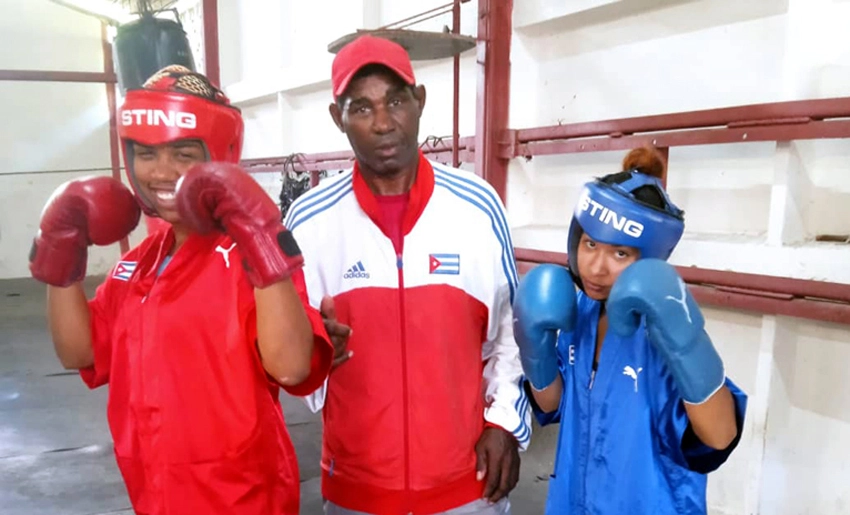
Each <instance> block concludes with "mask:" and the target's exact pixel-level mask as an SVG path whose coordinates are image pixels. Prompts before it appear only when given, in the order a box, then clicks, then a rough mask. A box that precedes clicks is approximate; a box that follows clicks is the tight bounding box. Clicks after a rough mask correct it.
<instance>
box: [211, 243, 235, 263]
mask: <svg viewBox="0 0 850 515" xmlns="http://www.w3.org/2000/svg"><path fill="white" fill-rule="evenodd" d="M235 246H236V244H235V243H234V244H233V245H231V246H230V248H229V249H226V248H224V247H222V246H221V245H219V246H218V247H216V248H215V251H216V252H220V253H221V257H223V258H224V266H226V267H227V268H230V251H231V250H233V247H235Z"/></svg>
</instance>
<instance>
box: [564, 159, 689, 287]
mask: <svg viewBox="0 0 850 515" xmlns="http://www.w3.org/2000/svg"><path fill="white" fill-rule="evenodd" d="M644 187H650V188H653V189H654V190H656V193H657V194H658V197H659V198H660V199H661V200H662V203H663V204H664V206H663V207H659V206H654V205H651V204H648V203H646V202H643V201H641V200H639V199H638V198H637V197H636V196H635V194H634V193H635V191H636V190H638V189H641V188H644ZM684 220H685V219H684V212H683V211H682V210H681V209H679V208H678V207H676V206H675V205H674V204H673V202H672V201H671V200H670V197H668V196H667V192H665V191H664V187H663V186H662V184H661V181H659V180H658V179H657V178H655V177H652V176H650V175H646V174H643V173H640V172H638V171H636V170H631V171H628V172H623V173H618V174H615V175H613V176H609V177H606V178H604V179H596V180H595V181H593V182H589V183H587V184H585V185H584V190H583V191H582V193H581V196H580V197H579V201H578V204H577V205H576V208H575V212H574V213H573V220H572V223H571V224H570V235H569V241H568V243H567V245H568V250H569V256H568V257H569V265H570V271H571V272H572V274H573V276H574V278H575V279H576V281H577V282H578V284H579V286H581V281H580V276H579V273H578V242H579V240H580V239H581V235H582V233H583V232H585V233H587V235H588V236H590V238H591V239H593V240H594V241H597V242H599V243H607V244H609V245H623V246H627V247H634V248H636V249H638V250H639V251H640V257H641V258H657V259H664V260H666V259H667V258H669V257H670V254H671V253H672V252H673V249H674V248H676V245H677V244H678V243H679V239H681V237H682V233H683V232H684V231H685V221H684Z"/></svg>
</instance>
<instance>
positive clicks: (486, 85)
mask: <svg viewBox="0 0 850 515" xmlns="http://www.w3.org/2000/svg"><path fill="white" fill-rule="evenodd" d="M513 5H514V2H513V0H479V1H478V47H477V52H478V56H477V60H478V102H477V106H476V114H477V121H476V131H475V172H476V173H477V174H478V175H480V176H482V177H483V178H484V179H485V180H487V181H488V182H489V183H490V184H492V185H493V187H494V188H495V189H496V191H497V192H498V193H499V196H500V197H501V198H502V202H506V194H507V187H508V161H509V158H506V157H503V156H501V155H500V152H499V145H500V143H503V141H502V140H503V138H504V137H505V134H506V133H507V129H508V113H509V106H510V85H511V31H512V20H511V15H512V12H513Z"/></svg>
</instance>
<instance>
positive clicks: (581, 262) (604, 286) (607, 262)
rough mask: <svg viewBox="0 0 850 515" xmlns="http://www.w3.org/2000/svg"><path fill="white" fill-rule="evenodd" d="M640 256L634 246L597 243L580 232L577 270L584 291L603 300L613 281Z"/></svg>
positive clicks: (608, 292) (595, 298)
mask: <svg viewBox="0 0 850 515" xmlns="http://www.w3.org/2000/svg"><path fill="white" fill-rule="evenodd" d="M639 257H640V251H639V250H638V249H636V248H634V247H625V246H621V245H609V244H607V243H599V242H597V241H594V240H593V239H591V238H590V236H588V235H587V234H582V235H581V239H580V240H579V243H578V256H577V261H578V272H579V277H581V282H582V285H583V286H584V291H585V293H587V295H588V296H589V297H590V298H592V299H593V300H605V299H607V298H608V295H609V294H610V293H611V287H612V286H614V281H616V280H617V278H618V277H620V274H621V273H622V272H623V270H625V269H626V267H627V266H629V265H631V264H632V263H634V262H635V261H637V260H638V258H639Z"/></svg>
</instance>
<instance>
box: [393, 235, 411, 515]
mask: <svg viewBox="0 0 850 515" xmlns="http://www.w3.org/2000/svg"><path fill="white" fill-rule="evenodd" d="M396 266H397V268H398V302H399V312H398V313H399V327H400V328H401V391H402V405H403V406H404V409H403V412H404V425H403V429H404V498H405V499H406V500H407V501H406V502H409V499H410V432H409V430H408V424H409V422H408V421H409V419H410V417H409V413H408V410H409V407H408V405H407V400H408V399H407V335H406V331H405V327H404V318H405V317H404V261H403V260H402V257H401V252H399V253H397V254H396ZM404 511H405V513H410V512H411V507H410V506H407V507H406V508H405V510H404Z"/></svg>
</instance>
